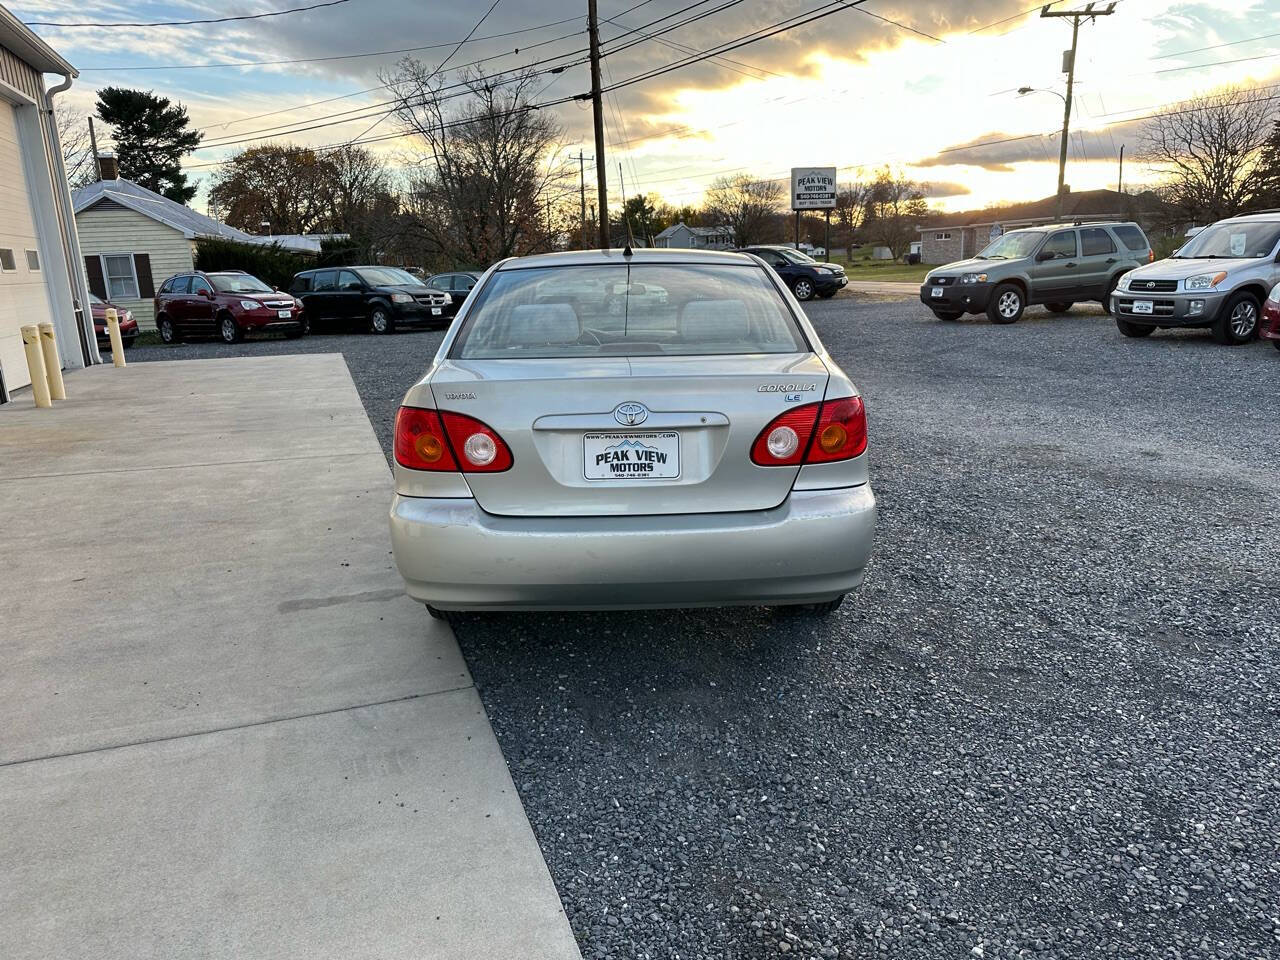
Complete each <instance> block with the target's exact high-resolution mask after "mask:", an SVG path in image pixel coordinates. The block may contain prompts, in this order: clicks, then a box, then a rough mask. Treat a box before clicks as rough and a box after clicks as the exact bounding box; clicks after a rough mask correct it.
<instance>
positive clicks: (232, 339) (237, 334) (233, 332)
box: [218, 313, 244, 343]
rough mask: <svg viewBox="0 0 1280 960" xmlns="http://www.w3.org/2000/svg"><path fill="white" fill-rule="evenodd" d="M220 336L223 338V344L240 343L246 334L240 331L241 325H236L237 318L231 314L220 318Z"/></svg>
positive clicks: (225, 314)
mask: <svg viewBox="0 0 1280 960" xmlns="http://www.w3.org/2000/svg"><path fill="white" fill-rule="evenodd" d="M218 336H220V337H221V338H222V342H223V343H238V342H239V341H240V339H241V338H242V337H243V336H244V334H243V333H242V332H241V330H240V325H239V324H237V323H236V318H235V317H233V316H232V315H231V314H229V313H224V314H223V315H222V316H221V317H219V318H218Z"/></svg>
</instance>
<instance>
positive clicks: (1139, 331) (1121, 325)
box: [1116, 317, 1156, 340]
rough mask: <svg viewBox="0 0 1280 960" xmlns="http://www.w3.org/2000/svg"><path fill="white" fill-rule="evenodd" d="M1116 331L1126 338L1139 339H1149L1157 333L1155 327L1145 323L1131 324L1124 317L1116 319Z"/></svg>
mask: <svg viewBox="0 0 1280 960" xmlns="http://www.w3.org/2000/svg"><path fill="white" fill-rule="evenodd" d="M1116 329H1117V330H1119V331H1120V332H1121V333H1122V334H1124V335H1125V336H1126V337H1132V338H1133V339H1135V340H1136V339H1138V338H1139V337H1149V336H1151V334H1152V333H1153V332H1155V329H1156V328H1155V327H1153V326H1150V325H1149V324H1145V323H1130V322H1129V321H1128V320H1126V319H1125V318H1124V317H1116Z"/></svg>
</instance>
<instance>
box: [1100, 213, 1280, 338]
mask: <svg viewBox="0 0 1280 960" xmlns="http://www.w3.org/2000/svg"><path fill="white" fill-rule="evenodd" d="M1278 263H1280V213H1260V214H1253V215H1250V216H1243V217H1231V218H1230V219H1228V220H1219V221H1218V222H1217V223H1215V224H1212V225H1211V226H1208V227H1205V228H1204V229H1203V230H1201V231H1200V232H1199V233H1197V234H1196V235H1195V236H1194V237H1192V238H1191V239H1190V240H1189V241H1188V242H1187V243H1186V244H1184V245H1183V247H1182V249H1180V250H1179V251H1178V252H1177V253H1175V254H1174V255H1173V256H1171V257H1170V258H1169V259H1167V260H1161V261H1159V262H1158V263H1153V264H1151V265H1150V266H1147V267H1142V268H1141V269H1140V270H1134V271H1133V272H1132V273H1128V274H1126V275H1125V276H1123V277H1122V278H1121V279H1120V285H1119V286H1118V287H1117V288H1116V290H1115V293H1113V294H1112V296H1111V314H1112V316H1114V317H1115V318H1116V326H1117V327H1118V328H1119V330H1120V332H1121V333H1122V334H1124V335H1125V336H1126V337H1145V336H1149V335H1150V333H1151V331H1153V330H1156V329H1159V328H1160V327H1209V328H1210V329H1211V330H1213V336H1214V339H1216V340H1217V341H1218V342H1219V343H1245V342H1246V341H1248V340H1252V339H1253V338H1254V337H1255V336H1257V334H1258V319H1259V317H1260V316H1261V314H1262V305H1263V304H1264V303H1265V302H1266V300H1267V293H1268V291H1270V290H1271V288H1272V287H1273V286H1275V284H1276V282H1277V281H1280V266H1278Z"/></svg>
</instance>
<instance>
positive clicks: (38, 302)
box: [0, 7, 99, 403]
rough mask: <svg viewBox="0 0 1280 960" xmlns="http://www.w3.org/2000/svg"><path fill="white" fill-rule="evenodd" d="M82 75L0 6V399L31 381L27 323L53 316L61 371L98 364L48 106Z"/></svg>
mask: <svg viewBox="0 0 1280 960" xmlns="http://www.w3.org/2000/svg"><path fill="white" fill-rule="evenodd" d="M46 73H52V74H58V75H60V76H61V77H62V78H63V79H62V82H61V83H59V84H57V85H56V86H54V87H52V88H50V89H48V90H46V89H45V86H44V74H46ZM77 75H78V74H77V73H76V69H75V67H73V66H71V64H69V63H67V61H66V60H64V59H62V57H60V56H59V55H58V54H57V53H55V52H54V50H53V49H52V48H51V47H50V46H49V45H48V44H46V43H45V42H44V41H43V40H41V39H40V38H39V37H37V36H36V35H35V34H34V33H32V32H31V31H30V30H29V29H28V28H27V27H26V26H24V25H23V24H22V23H21V22H19V20H18V19H17V18H16V17H14V15H13V14H11V13H10V12H9V11H8V10H6V9H5V8H4V7H0V403H2V402H4V401H6V400H8V399H9V392H10V391H11V390H15V389H17V388H19V387H25V386H28V385H29V384H30V383H31V378H30V375H29V374H28V373H27V363H26V357H25V355H24V352H23V349H22V336H21V333H20V332H19V331H20V329H21V327H22V326H23V325H24V324H28V323H40V322H41V321H46V320H47V321H50V322H52V323H53V325H54V329H55V330H56V331H57V335H58V347H59V349H60V351H61V354H62V356H61V360H62V366H63V368H64V369H74V368H78V367H83V366H85V365H86V364H90V363H97V362H99V356H98V346H97V340H96V339H95V337H94V335H93V318H92V315H91V313H90V311H89V310H88V293H89V291H88V289H87V288H86V286H85V279H84V275H83V274H82V273H81V271H80V248H79V246H78V244H77V241H76V230H75V219H74V217H73V216H72V212H71V196H70V193H69V191H68V190H67V177H66V170H65V169H64V168H63V165H62V147H61V145H60V144H59V143H58V129H57V125H56V124H55V122H54V119H53V109H52V104H53V99H54V97H55V96H57V95H58V94H59V93H62V92H63V91H64V90H66V89H67V88H68V87H70V86H71V81H72V79H73V78H74V77H76V76H77Z"/></svg>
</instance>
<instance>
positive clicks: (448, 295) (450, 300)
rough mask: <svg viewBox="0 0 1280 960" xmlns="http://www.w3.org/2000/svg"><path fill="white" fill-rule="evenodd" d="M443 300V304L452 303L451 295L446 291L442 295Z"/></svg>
mask: <svg viewBox="0 0 1280 960" xmlns="http://www.w3.org/2000/svg"><path fill="white" fill-rule="evenodd" d="M444 302H445V306H448V305H449V304H451V303H453V295H452V294H448V293H446V294H445V295H444Z"/></svg>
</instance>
